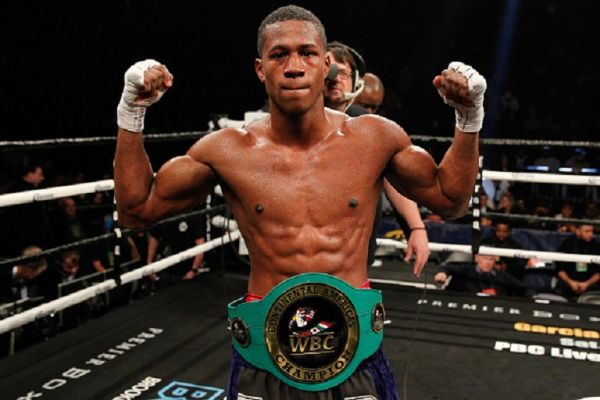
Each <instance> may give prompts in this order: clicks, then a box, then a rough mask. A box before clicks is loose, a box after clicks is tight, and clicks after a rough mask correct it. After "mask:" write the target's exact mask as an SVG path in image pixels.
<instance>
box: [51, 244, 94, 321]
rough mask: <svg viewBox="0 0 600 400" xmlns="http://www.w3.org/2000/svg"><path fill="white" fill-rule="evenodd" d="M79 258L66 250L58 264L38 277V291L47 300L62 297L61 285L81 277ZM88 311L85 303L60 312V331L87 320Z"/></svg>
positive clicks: (76, 252)
mask: <svg viewBox="0 0 600 400" xmlns="http://www.w3.org/2000/svg"><path fill="white" fill-rule="evenodd" d="M79 263H80V257H79V252H78V251H76V250H67V251H65V252H64V253H62V254H61V255H60V257H59V260H58V263H57V264H54V265H53V266H52V267H51V268H48V269H47V270H46V271H45V272H44V273H43V274H42V275H40V289H41V292H42V293H43V294H44V297H46V299H47V300H53V299H56V298H58V297H59V295H62V293H61V292H60V291H59V285H60V284H61V283H66V282H70V281H72V280H74V279H76V278H79V277H80V276H81V274H80V272H79V271H80V269H79ZM89 313H90V309H89V307H88V304H87V303H85V302H84V303H80V304H76V305H74V306H73V307H70V308H67V309H65V310H63V311H62V329H68V328H72V327H74V326H77V325H79V324H80V323H81V322H83V321H84V320H85V319H87V318H89Z"/></svg>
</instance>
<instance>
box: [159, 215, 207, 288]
mask: <svg viewBox="0 0 600 400" xmlns="http://www.w3.org/2000/svg"><path fill="white" fill-rule="evenodd" d="M202 207H203V206H202ZM199 209H201V208H199ZM148 233H149V240H148V253H147V262H148V264H150V263H152V262H153V261H155V259H156V260H158V259H161V258H164V257H168V256H170V255H173V254H176V253H179V252H181V251H183V250H187V249H189V248H190V247H193V246H196V245H198V244H202V243H204V242H205V240H206V239H205V236H206V217H205V216H204V215H195V216H191V217H188V218H185V219H181V220H179V221H176V222H171V223H167V224H163V225H158V226H156V227H154V228H152V229H150V231H149V232H148ZM205 270H206V267H205V266H204V254H203V253H200V254H198V255H197V256H196V257H194V258H193V259H191V260H186V261H182V262H181V263H179V264H176V265H173V266H171V267H169V268H168V269H166V270H163V271H161V272H160V273H159V274H158V275H159V277H160V278H162V279H165V280H166V283H167V284H170V283H175V282H177V281H180V280H182V279H183V280H189V279H192V278H194V277H195V276H197V275H198V274H199V273H200V272H203V271H205Z"/></svg>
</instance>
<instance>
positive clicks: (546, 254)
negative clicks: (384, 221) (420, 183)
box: [377, 238, 600, 264]
mask: <svg viewBox="0 0 600 400" xmlns="http://www.w3.org/2000/svg"><path fill="white" fill-rule="evenodd" d="M377 244H378V245H381V246H393V247H396V248H399V249H406V248H407V244H406V243H403V242H400V241H397V240H394V239H383V238H378V239H377ZM429 250H430V251H438V252H454V251H456V252H460V253H465V254H473V252H472V250H471V246H470V245H468V244H451V243H429ZM479 254H485V255H490V256H502V257H511V258H539V259H540V260H544V261H564V262H585V263H592V264H600V256H598V255H597V254H572V253H557V252H552V251H538V250H523V249H506V248H500V247H491V246H480V247H479Z"/></svg>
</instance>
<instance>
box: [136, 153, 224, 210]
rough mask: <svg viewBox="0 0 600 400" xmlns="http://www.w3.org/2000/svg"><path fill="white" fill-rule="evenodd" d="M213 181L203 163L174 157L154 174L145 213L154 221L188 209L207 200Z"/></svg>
mask: <svg viewBox="0 0 600 400" xmlns="http://www.w3.org/2000/svg"><path fill="white" fill-rule="evenodd" d="M216 183H217V179H216V176H215V174H214V172H213V171H212V169H211V168H210V167H209V166H207V165H206V164H203V163H201V162H199V161H197V160H194V159H193V158H191V157H190V156H187V155H186V156H180V157H175V158H173V159H172V160H170V161H168V162H167V163H165V164H164V165H163V166H162V167H161V168H160V170H159V171H158V173H157V174H156V177H155V179H154V182H153V185H152V190H151V192H150V196H149V197H148V200H147V202H146V205H145V207H144V208H145V210H144V211H145V212H144V213H145V214H147V217H148V218H149V219H151V220H156V219H162V218H165V217H168V216H171V215H175V214H178V213H181V212H184V211H188V210H191V209H192V208H194V207H196V206H198V205H199V204H202V203H203V202H204V201H205V200H206V196H207V195H208V194H209V193H210V192H211V191H212V189H213V188H214V186H215V185H216Z"/></svg>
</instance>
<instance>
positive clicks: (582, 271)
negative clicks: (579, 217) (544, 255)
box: [555, 224, 600, 301]
mask: <svg viewBox="0 0 600 400" xmlns="http://www.w3.org/2000/svg"><path fill="white" fill-rule="evenodd" d="M558 251H559V252H561V253H570V254H600V248H599V246H598V243H597V242H596V241H595V240H594V227H593V226H592V225H587V224H581V225H578V226H577V229H576V230H575V235H573V236H571V237H569V238H567V239H565V240H564V241H563V242H562V243H561V245H560V247H559V248H558ZM556 275H557V277H558V283H557V285H556V288H555V290H556V293H558V294H559V295H561V296H563V297H566V298H567V299H569V300H572V301H574V300H577V297H579V295H580V294H582V293H585V292H587V291H588V290H600V284H599V282H600V265H598V264H590V263H585V262H557V263H556Z"/></svg>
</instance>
